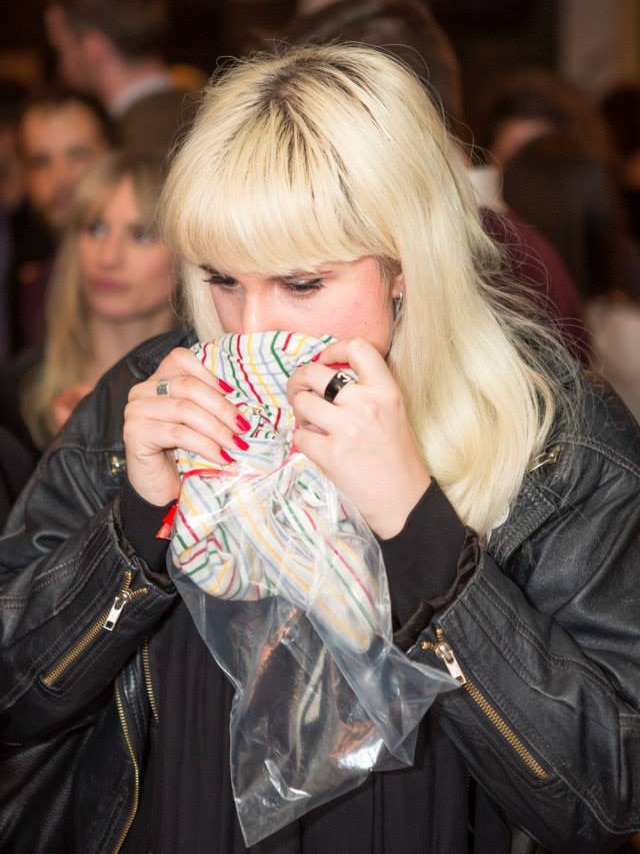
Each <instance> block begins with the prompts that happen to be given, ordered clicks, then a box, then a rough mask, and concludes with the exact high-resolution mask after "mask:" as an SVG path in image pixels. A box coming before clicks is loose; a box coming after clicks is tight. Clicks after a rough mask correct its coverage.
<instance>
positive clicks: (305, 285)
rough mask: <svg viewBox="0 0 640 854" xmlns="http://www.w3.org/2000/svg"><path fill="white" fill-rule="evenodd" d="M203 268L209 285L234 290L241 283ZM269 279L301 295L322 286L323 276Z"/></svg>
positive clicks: (278, 285) (205, 280)
mask: <svg viewBox="0 0 640 854" xmlns="http://www.w3.org/2000/svg"><path fill="white" fill-rule="evenodd" d="M202 270H203V271H204V272H205V273H206V274H207V275H206V278H205V279H203V281H204V282H205V283H206V284H208V285H214V286H216V287H221V288H226V289H228V290H232V289H233V288H236V287H238V285H239V284H240V282H239V281H238V280H237V279H234V278H233V277H232V276H225V275H224V274H223V273H219V272H218V271H217V270H213V269H212V268H211V267H204V266H203V267H202ZM269 281H270V282H271V283H273V284H274V285H275V286H277V287H281V288H283V289H284V290H286V291H288V292H290V293H293V294H295V295H296V296H300V297H303V296H306V295H308V294H311V293H313V292H315V291H318V290H320V289H321V288H322V278H321V277H320V276H295V277H291V276H283V277H274V278H273V279H271V280H269Z"/></svg>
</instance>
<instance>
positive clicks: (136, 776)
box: [113, 679, 140, 854]
mask: <svg viewBox="0 0 640 854" xmlns="http://www.w3.org/2000/svg"><path fill="white" fill-rule="evenodd" d="M114 694H115V700H116V709H117V710H118V718H119V720H120V726H121V728H122V735H123V738H124V741H125V744H126V745H127V750H128V751H129V756H130V757H131V764H132V765H133V800H132V801H131V809H130V810H129V815H128V816H127V820H126V822H125V824H124V827H123V828H122V830H121V831H120V836H119V837H118V842H117V844H116V847H115V848H114V849H113V854H118V852H119V851H120V849H121V848H122V846H123V845H124V841H125V839H126V838H127V834H128V833H129V831H130V830H131V825H132V824H133V820H134V819H135V817H136V813H137V812H138V803H139V801H140V766H139V765H138V760H137V759H136V754H135V751H134V749H133V743H132V741H131V732H130V730H129V724H128V723H127V716H126V714H125V711H124V704H123V702H122V695H121V693H120V686H119V684H118V680H117V679H116V682H115V685H114Z"/></svg>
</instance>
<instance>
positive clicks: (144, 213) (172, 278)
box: [0, 153, 177, 450]
mask: <svg viewBox="0 0 640 854" xmlns="http://www.w3.org/2000/svg"><path fill="white" fill-rule="evenodd" d="M161 187H162V173H161V167H160V164H159V163H158V162H156V161H155V160H154V159H152V158H149V157H146V156H142V155H133V154H129V153H115V154H113V155H110V156H109V157H108V158H106V159H105V160H104V162H101V163H100V164H99V165H98V166H97V167H95V169H93V170H92V171H91V172H90V173H89V174H88V175H87V176H86V178H85V179H84V180H83V181H82V183H81V184H80V185H79V187H78V190H77V193H76V198H75V202H74V207H73V211H72V214H71V217H70V221H69V225H68V226H67V230H66V233H65V235H64V238H63V241H62V244H61V247H60V250H59V253H58V256H57V259H56V266H55V272H54V276H53V279H52V283H51V290H50V293H49V297H48V306H47V333H46V340H45V345H44V351H43V353H42V354H39V355H38V357H37V358H36V361H35V364H34V363H33V359H32V363H31V364H30V365H29V367H28V368H25V366H24V362H21V363H20V365H19V366H18V367H16V366H15V365H14V366H13V367H11V368H10V369H9V370H8V371H7V372H6V373H5V376H4V377H3V378H2V379H0V395H1V396H2V399H3V404H4V405H3V409H4V414H3V416H2V418H3V422H4V423H5V425H6V426H7V427H8V428H9V429H10V430H11V431H12V432H13V433H14V434H15V435H17V436H18V437H20V438H22V440H23V441H25V442H27V443H29V444H32V445H35V446H36V448H37V449H39V450H42V449H43V448H45V447H46V446H47V445H48V443H49V442H50V441H51V439H52V438H53V436H54V435H55V434H56V433H57V431H58V430H59V429H60V427H61V426H62V425H63V424H64V422H65V421H66V419H67V418H68V417H69V415H70V413H71V412H72V410H73V409H74V407H75V406H76V405H77V403H78V402H79V401H80V400H81V399H82V397H84V396H85V395H86V394H87V393H88V392H89V391H90V390H91V389H92V388H93V386H94V385H95V383H96V381H97V380H98V378H99V377H100V376H101V375H102V374H103V373H104V372H105V371H106V370H107V369H108V368H110V367H111V366H112V365H113V364H114V363H115V362H117V361H118V360H119V359H120V358H121V357H122V356H124V355H125V354H126V353H127V352H128V351H129V350H130V349H132V348H133V347H135V346H136V345H137V344H140V343H141V342H142V341H144V340H145V339H146V338H150V337H152V336H153V335H157V334H159V333H161V332H166V331H168V330H169V329H171V328H173V327H174V326H175V325H176V323H177V316H176V312H175V309H176V306H175V300H174V297H175V295H176V285H177V275H176V270H175V268H174V263H173V260H172V256H171V253H170V251H169V250H168V249H167V247H166V246H165V245H164V244H163V243H162V242H161V241H160V239H159V237H158V235H157V233H156V230H155V225H154V217H155V207H156V201H157V198H158V195H159V192H160V190H161Z"/></svg>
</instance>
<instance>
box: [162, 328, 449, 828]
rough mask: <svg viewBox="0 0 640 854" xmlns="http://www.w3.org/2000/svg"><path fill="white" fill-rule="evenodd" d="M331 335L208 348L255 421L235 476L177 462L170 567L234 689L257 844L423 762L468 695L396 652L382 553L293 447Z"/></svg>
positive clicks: (204, 352) (241, 765)
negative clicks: (419, 737)
mask: <svg viewBox="0 0 640 854" xmlns="http://www.w3.org/2000/svg"><path fill="white" fill-rule="evenodd" d="M329 340H330V339H329V338H328V337H325V338H323V339H315V338H310V337H308V336H303V335H299V334H292V333H284V332H273V333H260V335H226V336H224V337H223V338H222V339H220V340H219V341H218V342H216V343H214V344H201V345H196V347H195V348H194V350H195V352H196V353H197V354H198V355H199V356H200V358H201V359H202V361H203V363H204V364H205V365H207V366H208V367H209V368H210V369H211V370H212V371H214V373H215V374H216V375H217V376H218V377H220V378H222V379H224V380H225V381H226V382H227V383H228V384H229V385H230V386H232V387H233V389H234V390H233V391H232V392H230V393H229V394H228V395H227V397H228V399H229V400H232V401H233V402H234V403H235V404H236V405H237V406H238V407H239V410H240V411H241V413H242V415H243V416H244V417H245V418H246V419H247V420H248V421H249V422H250V424H251V429H250V430H249V431H247V433H245V434H243V436H244V438H246V440H247V441H248V443H249V449H248V450H247V451H244V452H242V453H240V454H237V455H236V456H237V462H236V463H234V464H229V465H225V466H217V465H213V464H211V463H210V462H208V461H206V460H203V459H201V458H198V457H196V456H194V455H192V454H188V453H185V452H182V451H179V452H178V453H177V459H178V466H179V468H180V470H181V473H182V490H181V496H180V501H179V505H178V512H177V514H176V521H175V523H174V524H175V528H174V533H173V537H172V543H171V549H170V554H169V570H170V573H171V575H172V577H173V579H174V581H175V583H176V585H177V587H178V590H179V591H180V593H181V595H182V597H183V599H184V601H185V602H186V604H187V606H188V608H189V610H190V612H191V614H192V617H193V619H194V622H195V624H196V626H197V628H198V630H199V631H200V633H201V635H202V637H203V638H204V640H205V641H206V643H207V645H208V647H209V649H210V651H211V652H212V654H213V655H214V656H215V658H216V660H217V661H218V663H219V665H220V666H221V667H222V668H223V670H224V671H225V673H226V674H227V676H228V677H229V679H230V680H231V682H232V684H233V685H234V689H235V693H234V701H233V707H232V710H231V723H230V726H231V778H232V785H233V790H234V797H235V803H236V809H237V812H238V817H239V821H240V826H241V828H242V831H243V834H244V837H245V842H246V843H247V845H253V844H255V843H256V842H258V841H259V840H261V839H263V838H264V837H266V836H268V835H270V834H271V833H274V832H275V831H276V830H278V829H279V828H281V827H283V826H285V825H286V824H288V823H289V822H291V821H293V820H295V819H296V818H298V817H300V816H301V815H303V814H304V813H306V812H308V811H309V810H311V809H313V808H314V807H317V806H319V805H320V804H323V803H325V802H326V801H328V800H330V799H332V798H334V797H337V796H338V795H340V794H342V793H343V792H346V791H349V790H350V789H353V788H355V787H356V786H358V785H360V783H362V782H363V781H364V780H365V779H366V777H367V775H368V774H369V773H370V772H371V771H372V770H373V769H382V768H384V769H389V768H391V767H401V766H405V765H410V764H411V762H412V759H413V751H414V746H415V737H416V733H417V727H418V725H419V723H420V720H421V719H422V717H423V716H424V714H425V712H426V711H427V709H428V708H429V706H430V705H431V703H432V702H433V700H434V699H435V697H436V695H437V694H438V693H439V692H441V691H443V690H449V689H450V688H452V687H455V683H454V682H453V680H451V679H450V678H449V677H448V676H447V675H446V674H444V673H442V672H441V671H439V670H436V669H433V668H429V667H426V666H423V665H419V664H417V663H415V662H412V661H410V660H409V659H408V658H407V657H406V656H405V655H404V654H403V653H401V652H400V651H399V650H398V649H397V648H396V647H394V646H393V642H392V631H391V608H390V601H389V592H388V587H387V581H386V574H385V570H384V565H383V562H382V557H381V554H380V549H379V546H378V544H377V542H376V540H375V537H374V536H373V534H372V533H371V531H370V529H369V528H368V526H367V525H366V523H365V522H364V521H363V520H362V518H361V517H360V515H359V513H358V511H357V510H356V509H355V508H354V507H352V506H350V505H349V503H348V502H347V501H346V499H345V498H344V496H342V495H341V494H340V493H339V492H338V490H337V489H336V487H335V486H334V485H333V484H332V483H331V482H330V481H329V480H328V479H327V478H326V477H325V476H324V475H323V474H322V472H321V471H320V470H319V469H318V468H317V466H315V465H314V464H313V463H312V462H311V461H310V460H308V459H307V458H306V457H305V456H304V455H302V454H300V453H299V452H297V451H296V450H295V449H294V447H293V445H292V437H293V429H294V426H295V424H294V419H293V414H292V412H291V410H290V408H289V407H288V406H287V402H286V381H287V379H288V376H289V375H290V374H291V373H292V372H293V370H295V368H296V367H297V365H299V364H302V363H303V362H305V361H308V360H309V359H310V358H311V357H312V356H313V355H314V354H315V353H316V352H319V351H320V350H322V349H323V348H324V347H325V346H326V344H327V343H328V341H329Z"/></svg>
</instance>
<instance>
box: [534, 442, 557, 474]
mask: <svg viewBox="0 0 640 854" xmlns="http://www.w3.org/2000/svg"><path fill="white" fill-rule="evenodd" d="M560 450H561V449H560V445H554V446H553V447H552V448H548V449H547V450H546V451H543V452H542V453H541V454H538V456H537V457H534V459H533V460H532V461H531V465H530V466H529V469H528V471H529V473H531V472H532V471H535V470H536V469H539V468H541V467H542V466H546V465H549V464H555V463H557V462H558V457H559V456H560Z"/></svg>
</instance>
